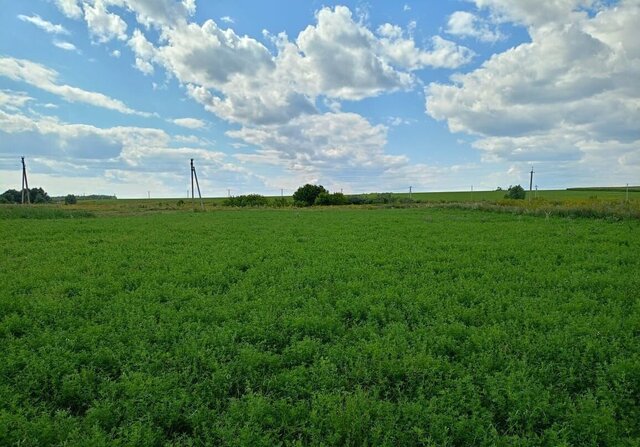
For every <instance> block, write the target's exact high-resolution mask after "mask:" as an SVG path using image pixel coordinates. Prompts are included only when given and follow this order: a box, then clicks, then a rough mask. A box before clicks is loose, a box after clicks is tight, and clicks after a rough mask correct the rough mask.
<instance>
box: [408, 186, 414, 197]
mask: <svg viewBox="0 0 640 447" xmlns="http://www.w3.org/2000/svg"><path fill="white" fill-rule="evenodd" d="M412 190H413V186H409V200H411V197H412V192H413V191H412Z"/></svg>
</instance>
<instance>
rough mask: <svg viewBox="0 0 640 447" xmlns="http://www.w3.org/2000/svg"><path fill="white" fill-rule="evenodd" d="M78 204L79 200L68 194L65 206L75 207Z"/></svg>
mask: <svg viewBox="0 0 640 447" xmlns="http://www.w3.org/2000/svg"><path fill="white" fill-rule="evenodd" d="M76 203H78V199H77V198H76V196H74V195H73V194H67V196H66V197H65V198H64V204H65V205H75V204H76Z"/></svg>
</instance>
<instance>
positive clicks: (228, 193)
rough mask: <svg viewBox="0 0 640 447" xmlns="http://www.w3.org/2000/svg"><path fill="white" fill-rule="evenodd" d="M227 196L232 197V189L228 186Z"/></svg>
mask: <svg viewBox="0 0 640 447" xmlns="http://www.w3.org/2000/svg"><path fill="white" fill-rule="evenodd" d="M227 196H229V197H231V190H230V189H229V188H227Z"/></svg>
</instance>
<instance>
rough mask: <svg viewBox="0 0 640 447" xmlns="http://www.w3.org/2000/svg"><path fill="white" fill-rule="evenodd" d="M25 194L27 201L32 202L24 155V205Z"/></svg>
mask: <svg viewBox="0 0 640 447" xmlns="http://www.w3.org/2000/svg"><path fill="white" fill-rule="evenodd" d="M25 196H26V198H27V203H29V204H30V203H31V197H30V193H29V180H27V165H25V164H24V157H22V204H23V205H24V199H25Z"/></svg>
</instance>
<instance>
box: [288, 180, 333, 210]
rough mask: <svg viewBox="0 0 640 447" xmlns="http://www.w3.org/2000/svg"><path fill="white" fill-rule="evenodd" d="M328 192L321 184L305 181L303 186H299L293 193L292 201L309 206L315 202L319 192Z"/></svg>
mask: <svg viewBox="0 0 640 447" xmlns="http://www.w3.org/2000/svg"><path fill="white" fill-rule="evenodd" d="M323 192H324V193H328V192H329V191H327V190H326V189H324V186H322V185H311V184H309V183H307V184H306V185H304V186H301V187H300V188H298V189H297V190H296V192H294V193H293V201H294V203H296V204H299V205H302V206H311V205H313V204H314V203H315V201H316V198H317V197H318V196H319V195H320V193H323Z"/></svg>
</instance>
